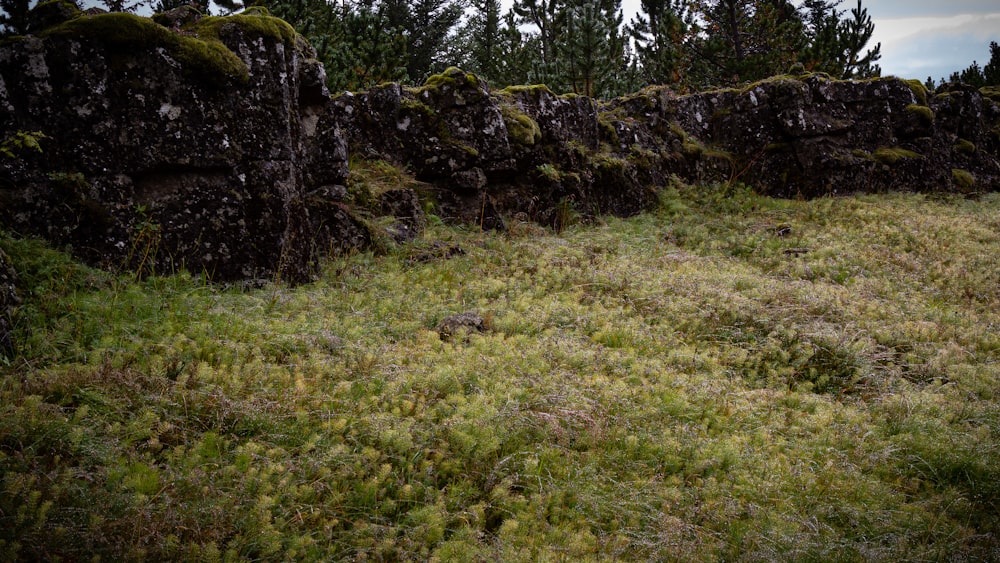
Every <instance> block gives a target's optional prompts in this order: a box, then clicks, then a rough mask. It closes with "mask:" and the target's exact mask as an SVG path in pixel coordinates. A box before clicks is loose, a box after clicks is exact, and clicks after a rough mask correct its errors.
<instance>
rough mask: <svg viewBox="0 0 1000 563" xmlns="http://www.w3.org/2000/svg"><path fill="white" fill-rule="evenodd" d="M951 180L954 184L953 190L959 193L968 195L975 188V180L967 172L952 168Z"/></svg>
mask: <svg viewBox="0 0 1000 563" xmlns="http://www.w3.org/2000/svg"><path fill="white" fill-rule="evenodd" d="M951 179H952V181H953V182H954V184H955V188H957V189H958V191H960V192H963V193H968V192H971V191H973V190H974V189H975V188H976V178H975V176H973V175H972V174H970V173H969V172H968V171H967V170H962V169H960V168H952V169H951Z"/></svg>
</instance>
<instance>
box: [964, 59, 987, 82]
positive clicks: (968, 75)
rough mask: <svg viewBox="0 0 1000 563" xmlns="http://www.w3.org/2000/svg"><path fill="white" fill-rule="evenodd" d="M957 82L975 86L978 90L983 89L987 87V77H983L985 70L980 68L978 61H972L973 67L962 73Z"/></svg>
mask: <svg viewBox="0 0 1000 563" xmlns="http://www.w3.org/2000/svg"><path fill="white" fill-rule="evenodd" d="M957 81H958V82H963V83H965V84H969V85H971V86H975V87H976V88H982V87H983V86H985V85H986V77H985V76H984V75H983V69H981V68H979V63H978V62H976V61H972V65H971V66H969V68H967V69H965V70H963V71H962V73H961V74H960V75H959V77H958V80H957Z"/></svg>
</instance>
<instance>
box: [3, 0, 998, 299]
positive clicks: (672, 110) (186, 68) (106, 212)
mask: <svg viewBox="0 0 1000 563" xmlns="http://www.w3.org/2000/svg"><path fill="white" fill-rule="evenodd" d="M32 14H33V15H32V17H33V24H32V29H33V32H32V34H31V35H28V36H25V37H14V38H8V39H5V40H3V41H2V43H0V124H2V125H0V140H2V139H7V140H10V139H14V138H16V137H17V135H19V134H23V133H24V132H37V133H39V134H40V135H39V136H38V137H37V140H38V142H37V148H38V149H39V150H28V149H24V148H23V147H22V148H21V149H19V150H16V151H14V150H8V152H9V153H10V155H9V156H0V228H2V229H5V230H7V231H9V232H12V233H16V234H20V235H28V236H39V237H43V238H45V239H47V240H49V241H50V242H51V243H52V244H54V245H56V246H58V247H62V248H68V249H70V250H71V251H72V252H73V253H74V254H75V255H76V256H78V257H79V258H81V259H82V260H84V261H86V262H88V263H90V264H93V265H97V266H101V267H105V268H119V267H126V268H131V269H133V270H137V271H139V272H141V273H147V274H148V273H170V272H173V271H176V270H177V269H179V268H186V269H187V270H189V271H192V272H195V273H203V274H205V275H207V276H209V277H211V278H212V279H216V280H223V281H224V280H246V279H251V280H252V279H262V278H270V279H273V278H280V279H283V280H287V281H289V282H292V283H299V282H303V281H308V280H309V279H311V276H312V275H313V273H314V272H315V268H316V264H317V261H318V259H319V258H321V257H322V256H324V255H328V254H330V253H337V252H345V251H350V250H352V249H357V248H365V247H369V246H371V245H373V244H382V243H381V242H380V241H382V240H395V241H397V242H404V241H406V240H410V239H412V238H413V237H414V236H416V234H417V233H418V232H419V230H420V229H421V227H422V225H423V221H424V219H423V216H422V213H423V212H422V209H423V203H424V202H426V201H428V200H431V201H432V202H433V209H434V210H435V213H437V214H439V215H441V216H443V217H444V218H446V219H452V220H458V221H465V222H470V223H475V224H477V225H480V226H481V227H482V228H495V229H503V228H504V226H505V223H506V222H507V221H509V220H510V219H511V218H518V219H524V220H532V221H536V222H539V223H541V224H544V225H550V226H555V227H559V226H560V225H561V224H562V223H563V222H565V220H566V216H567V214H569V213H573V214H576V215H577V216H584V217H586V216H595V215H599V214H614V215H620V216H627V215H632V214H635V213H638V212H640V211H642V210H645V209H649V208H651V207H653V206H654V205H655V204H656V201H657V191H658V190H659V189H660V188H662V187H663V186H666V185H669V184H670V183H671V182H673V181H675V179H677V180H680V181H683V182H687V183H692V184H695V183H700V182H742V183H745V184H747V185H749V186H751V187H752V188H754V189H755V190H756V191H758V192H760V193H764V194H768V195H774V196H781V197H816V196H823V195H832V194H848V193H856V192H871V191H887V190H908V191H925V192H937V191H946V192H959V193H966V194H973V193H978V192H983V191H989V190H996V189H997V187H998V186H1000V159H998V155H1000V109H998V105H997V103H996V101H995V100H994V99H991V98H990V97H989V96H988V95H987V94H989V92H986V93H984V92H980V91H978V90H975V89H972V88H968V87H965V86H961V85H951V86H947V87H944V88H942V89H939V90H938V91H937V92H927V91H926V90H925V89H924V88H923V86H921V85H920V84H919V83H916V82H912V81H904V80H900V79H896V78H883V79H875V80H869V81H838V80H833V79H831V78H829V77H827V76H824V75H821V74H807V75H799V76H780V77H775V78H773V79H770V80H766V81H762V82H760V83H756V84H752V85H749V86H747V87H745V88H742V89H727V90H717V91H711V92H703V93H697V94H692V95H685V96H679V95H676V94H675V93H674V92H672V91H671V90H670V89H669V88H667V87H650V88H647V89H645V90H643V91H642V92H639V93H637V94H634V95H631V96H627V97H624V98H620V99H616V100H612V101H610V102H607V103H601V102H598V101H595V100H592V99H589V98H585V97H580V96H572V95H567V96H558V95H555V94H554V93H552V92H551V91H549V90H548V89H547V88H546V87H544V86H525V87H514V88H508V89H505V90H501V91H493V90H491V89H490V88H489V86H488V85H487V84H486V83H485V82H484V81H482V80H480V79H479V78H477V77H476V76H474V75H471V74H468V73H465V72H463V71H461V70H459V69H454V68H452V69H449V70H447V71H446V72H444V73H443V74H440V75H436V76H433V77H431V78H430V79H429V80H428V81H427V83H426V84H425V85H424V86H422V87H420V88H406V87H403V86H401V85H398V84H385V85H380V86H378V87H374V88H372V89H371V90H369V91H367V92H360V93H344V94H340V95H338V96H336V97H331V96H330V94H329V92H328V91H327V90H326V87H325V85H324V80H325V72H324V69H323V67H322V65H321V64H320V63H319V62H318V61H316V60H315V51H314V50H313V49H312V48H311V47H310V46H309V45H308V44H307V43H306V42H305V41H304V40H303V39H302V37H301V36H299V35H298V34H297V33H295V31H294V30H292V29H291V27H289V26H288V25H287V24H286V23H285V22H283V21H281V20H279V19H276V18H272V17H270V16H268V15H267V14H266V12H264V11H262V10H259V9H251V10H248V11H247V12H245V13H243V14H241V15H237V16H230V17H225V18H212V17H205V18H202V17H200V15H199V14H197V13H196V12H193V11H192V10H190V9H189V8H181V9H178V10H175V11H173V12H169V13H167V14H160V15H158V16H156V17H155V18H154V19H152V20H151V19H146V18H140V17H137V16H132V15H128V14H106V13H93V11H88V12H87V13H83V12H80V11H79V10H78V9H77V7H76V6H75V5H73V4H71V3H69V2H67V1H65V0H54V1H50V2H47V3H44V4H41V5H39V6H37V7H36V8H35V9H34V11H33V12H32ZM349 161H354V162H355V163H357V162H360V161H365V162H370V161H385V162H388V163H391V164H392V165H393V166H398V167H402V168H405V169H406V170H407V171H408V172H409V173H410V174H412V175H413V176H414V177H415V178H416V180H417V181H418V182H419V183H420V185H421V186H422V187H423V188H422V189H421V190H419V191H420V193H419V197H418V194H417V193H416V192H414V191H413V190H411V189H408V188H405V187H402V186H401V187H400V188H403V189H388V190H383V191H384V192H385V193H379V194H374V195H375V196H377V197H366V198H359V197H353V196H352V194H351V193H349V191H350V190H349V189H348V188H347V187H345V184H347V185H350V184H351V182H350V181H349V174H350V170H349ZM382 215H392V216H395V217H396V220H394V222H393V223H392V226H391V227H390V228H389V232H388V233H387V234H388V235H389V236H383V234H386V233H382V232H380V230H379V229H376V228H373V227H372V226H371V224H372V222H371V221H368V220H366V219H365V218H366V217H367V218H368V219H371V218H374V217H378V216H382Z"/></svg>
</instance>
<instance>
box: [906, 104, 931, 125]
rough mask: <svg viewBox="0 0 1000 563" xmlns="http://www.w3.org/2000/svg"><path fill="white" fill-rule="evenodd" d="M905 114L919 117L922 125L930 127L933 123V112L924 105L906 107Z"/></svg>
mask: <svg viewBox="0 0 1000 563" xmlns="http://www.w3.org/2000/svg"><path fill="white" fill-rule="evenodd" d="M906 112H907V113H909V114H911V115H916V116H917V117H919V118H920V120H921V121H922V122H923V123H924V125H931V124H933V123H934V110H932V109H931V108H929V107H927V106H925V105H919V104H910V105H908V106H906Z"/></svg>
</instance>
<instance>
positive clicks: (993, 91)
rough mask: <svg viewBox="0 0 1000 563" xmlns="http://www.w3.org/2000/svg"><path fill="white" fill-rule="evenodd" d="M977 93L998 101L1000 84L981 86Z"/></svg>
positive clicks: (999, 99) (999, 100)
mask: <svg viewBox="0 0 1000 563" xmlns="http://www.w3.org/2000/svg"><path fill="white" fill-rule="evenodd" d="M979 93H980V94H982V95H983V97H984V98H989V99H991V100H993V101H994V102H997V103H1000V86H983V87H982V88H980V89H979Z"/></svg>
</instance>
